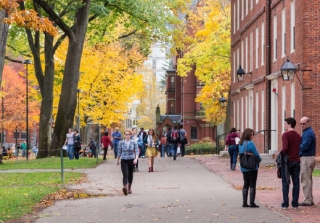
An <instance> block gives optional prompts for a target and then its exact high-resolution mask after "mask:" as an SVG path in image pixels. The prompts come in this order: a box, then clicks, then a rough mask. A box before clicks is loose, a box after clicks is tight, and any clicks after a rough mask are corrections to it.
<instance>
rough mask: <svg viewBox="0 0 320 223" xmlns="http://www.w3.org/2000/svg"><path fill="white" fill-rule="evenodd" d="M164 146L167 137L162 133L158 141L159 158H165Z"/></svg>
mask: <svg viewBox="0 0 320 223" xmlns="http://www.w3.org/2000/svg"><path fill="white" fill-rule="evenodd" d="M166 146H167V136H166V134H165V133H164V134H163V136H162V138H161V141H160V148H161V157H165V151H166Z"/></svg>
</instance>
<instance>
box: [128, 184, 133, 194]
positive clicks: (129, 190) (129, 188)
mask: <svg viewBox="0 0 320 223" xmlns="http://www.w3.org/2000/svg"><path fill="white" fill-rule="evenodd" d="M131 185H132V183H131V184H129V185H128V194H132V190H131Z"/></svg>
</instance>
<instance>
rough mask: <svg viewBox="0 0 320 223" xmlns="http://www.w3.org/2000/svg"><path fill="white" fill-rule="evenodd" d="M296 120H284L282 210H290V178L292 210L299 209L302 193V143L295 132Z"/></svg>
mask: <svg viewBox="0 0 320 223" xmlns="http://www.w3.org/2000/svg"><path fill="white" fill-rule="evenodd" d="M295 126H296V120H295V119H294V118H291V117H290V118H286V119H285V120H284V130H285V132H284V133H283V134H282V150H281V151H280V153H281V157H282V164H281V178H282V196H283V203H282V204H281V209H288V207H289V187H290V176H291V179H292V184H293V187H292V202H291V205H292V208H294V209H297V208H298V206H299V203H298V201H299V192H300V179H299V174H300V156H299V147H300V143H301V136H300V134H299V133H297V132H296V131H295V129H294V128H295Z"/></svg>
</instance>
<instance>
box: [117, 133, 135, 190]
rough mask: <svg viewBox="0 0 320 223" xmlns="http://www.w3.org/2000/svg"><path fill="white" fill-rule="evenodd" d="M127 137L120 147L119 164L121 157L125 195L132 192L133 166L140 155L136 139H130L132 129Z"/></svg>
mask: <svg viewBox="0 0 320 223" xmlns="http://www.w3.org/2000/svg"><path fill="white" fill-rule="evenodd" d="M124 134H125V139H124V140H122V141H121V142H120V144H119V147H118V160H117V165H119V164H120V157H121V171H122V175H123V189H122V191H123V193H124V195H127V194H132V191H131V185H132V180H133V166H134V164H137V161H138V157H139V149H138V145H137V143H136V142H135V141H133V140H131V139H130V136H131V134H132V132H131V130H130V129H127V130H126V131H125V132H124Z"/></svg>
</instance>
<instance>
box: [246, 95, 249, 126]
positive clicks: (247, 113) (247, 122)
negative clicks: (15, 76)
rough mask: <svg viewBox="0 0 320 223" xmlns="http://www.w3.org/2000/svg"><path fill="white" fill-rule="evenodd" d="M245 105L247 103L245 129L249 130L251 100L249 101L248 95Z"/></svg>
mask: <svg viewBox="0 0 320 223" xmlns="http://www.w3.org/2000/svg"><path fill="white" fill-rule="evenodd" d="M245 103H246V107H245V108H246V111H245V112H246V113H245V114H246V116H245V117H246V121H245V123H246V124H245V128H249V100H248V95H246V97H245Z"/></svg>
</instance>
